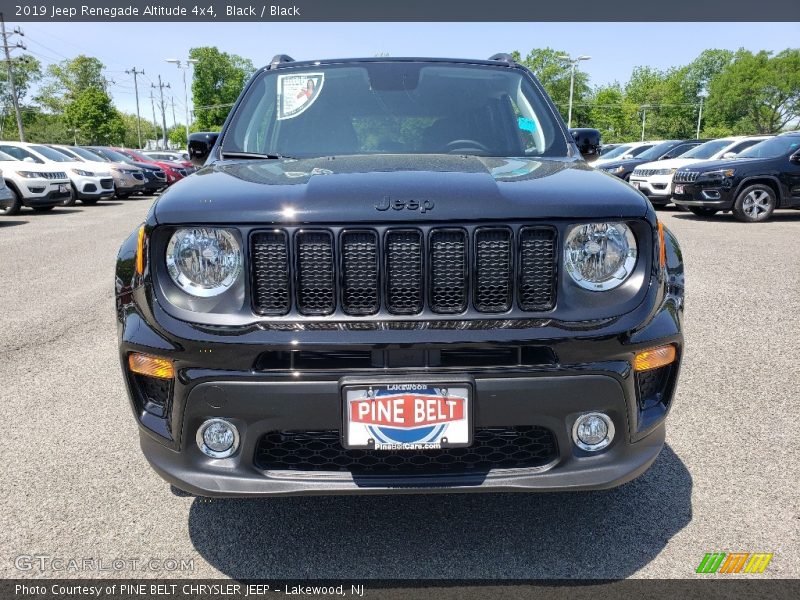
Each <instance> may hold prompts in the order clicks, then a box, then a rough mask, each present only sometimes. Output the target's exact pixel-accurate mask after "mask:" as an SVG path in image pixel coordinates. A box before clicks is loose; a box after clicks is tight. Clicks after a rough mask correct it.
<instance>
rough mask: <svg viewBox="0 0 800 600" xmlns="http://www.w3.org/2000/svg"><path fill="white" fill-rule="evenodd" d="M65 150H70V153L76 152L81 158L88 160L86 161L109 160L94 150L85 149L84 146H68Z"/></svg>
mask: <svg viewBox="0 0 800 600" xmlns="http://www.w3.org/2000/svg"><path fill="white" fill-rule="evenodd" d="M67 151H68V152H71V153H72V154H77V155H78V156H80V157H81V158H83V159H85V160H88V161H103V162H109V161H108V159H107V158H106V157H105V156H100V155H99V154H96V153H95V152H92V151H90V150H86V149H85V148H77V147H71V148H68V149H67Z"/></svg>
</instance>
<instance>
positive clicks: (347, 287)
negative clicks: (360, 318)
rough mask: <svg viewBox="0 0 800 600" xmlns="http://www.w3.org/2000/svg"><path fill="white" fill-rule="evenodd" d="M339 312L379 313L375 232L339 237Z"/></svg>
mask: <svg viewBox="0 0 800 600" xmlns="http://www.w3.org/2000/svg"><path fill="white" fill-rule="evenodd" d="M341 252H342V286H343V289H342V309H343V310H344V312H346V313H347V314H349V315H372V314H375V313H376V312H378V308H379V307H380V300H379V298H378V290H379V289H380V284H379V280H378V236H377V234H376V233H375V232H374V231H346V232H345V233H343V234H342V250H341Z"/></svg>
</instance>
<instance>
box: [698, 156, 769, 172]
mask: <svg viewBox="0 0 800 600" xmlns="http://www.w3.org/2000/svg"><path fill="white" fill-rule="evenodd" d="M754 160H760V159H758V158H733V159H731V158H724V159H722V158H721V159H718V160H703V161H700V162H701V164H699V165H697V167H698V168H697V169H692V170H693V171H697V170H700V171H716V170H717V169H735V168H736V167H741V166H742V164H744V163H748V162H752V161H754ZM688 166H693V165H688Z"/></svg>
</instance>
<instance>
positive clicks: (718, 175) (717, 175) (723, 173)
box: [700, 169, 736, 179]
mask: <svg viewBox="0 0 800 600" xmlns="http://www.w3.org/2000/svg"><path fill="white" fill-rule="evenodd" d="M735 173H736V169H719V170H716V171H704V172H702V173H700V177H708V178H709V179H724V178H725V177H733V175H734V174H735Z"/></svg>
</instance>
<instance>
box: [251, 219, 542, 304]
mask: <svg viewBox="0 0 800 600" xmlns="http://www.w3.org/2000/svg"><path fill="white" fill-rule="evenodd" d="M557 242H558V240H557V236H556V230H555V229H554V228H552V227H549V226H538V225H537V226H528V227H522V228H518V229H514V228H512V227H509V226H505V227H478V228H473V229H471V230H470V229H468V228H466V227H464V228H453V227H434V228H431V229H425V230H423V229H422V228H403V227H389V228H386V229H382V230H374V229H366V228H364V229H343V230H340V231H339V230H336V231H334V230H331V229H303V230H295V231H293V230H285V229H278V230H269V231H256V232H254V233H253V234H252V236H251V260H250V264H251V268H252V273H251V281H252V290H253V291H252V302H253V310H254V312H255V313H256V314H260V315H271V316H282V315H287V314H289V313H290V312H292V311H293V310H296V314H300V315H308V316H325V315H331V314H334V313H336V312H337V311H338V312H339V314H344V315H350V316H366V315H375V314H378V313H380V312H382V311H383V312H384V313H388V314H390V315H398V316H401V315H420V314H422V313H424V312H428V313H435V314H442V315H448V314H453V315H455V314H462V313H464V312H466V311H467V310H469V309H470V306H471V307H472V308H474V309H475V310H476V311H478V312H481V313H494V314H498V313H501V314H502V313H508V312H509V311H511V310H512V309H514V306H515V303H516V306H517V308H518V310H521V311H525V312H546V311H550V310H552V309H553V308H554V307H555V303H556V281H557V275H558V273H557V269H556V262H557V253H558V243H557Z"/></svg>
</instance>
